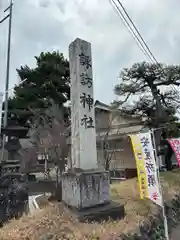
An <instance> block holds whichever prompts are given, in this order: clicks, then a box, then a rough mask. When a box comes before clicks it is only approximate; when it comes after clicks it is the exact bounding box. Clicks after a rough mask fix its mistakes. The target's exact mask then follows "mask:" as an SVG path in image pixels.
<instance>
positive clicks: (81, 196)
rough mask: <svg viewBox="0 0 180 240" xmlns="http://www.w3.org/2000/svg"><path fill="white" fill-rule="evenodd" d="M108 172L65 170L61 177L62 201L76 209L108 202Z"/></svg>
mask: <svg viewBox="0 0 180 240" xmlns="http://www.w3.org/2000/svg"><path fill="white" fill-rule="evenodd" d="M109 190H110V184H109V173H108V172H100V171H96V172H95V171H92V172H90V171H88V172H79V173H78V172H67V173H64V174H63V177H62V201H63V202H64V203H65V204H66V205H68V206H70V207H72V208H76V209H78V210H80V209H85V208H91V207H95V206H98V205H103V204H106V203H109V202H110V194H109Z"/></svg>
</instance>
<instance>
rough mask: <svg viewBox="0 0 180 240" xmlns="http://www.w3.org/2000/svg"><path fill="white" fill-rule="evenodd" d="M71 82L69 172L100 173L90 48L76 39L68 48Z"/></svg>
mask: <svg viewBox="0 0 180 240" xmlns="http://www.w3.org/2000/svg"><path fill="white" fill-rule="evenodd" d="M69 65H70V79H71V163H69V164H68V165H69V167H70V168H82V169H83V170H89V169H97V167H98V165H97V151H96V132H95V112H94V98H93V73H92V56H91V44H90V43H89V42H86V41H84V40H82V39H79V38H77V39H75V41H73V42H72V43H71V44H70V45H69Z"/></svg>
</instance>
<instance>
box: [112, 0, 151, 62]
mask: <svg viewBox="0 0 180 240" xmlns="http://www.w3.org/2000/svg"><path fill="white" fill-rule="evenodd" d="M109 2H110V4H111V5H112V6H113V8H114V10H115V11H116V12H117V13H118V16H119V17H120V18H121V21H122V22H123V24H124V26H125V27H126V28H127V29H128V31H129V32H130V34H131V36H132V37H133V39H134V40H135V41H136V43H137V45H138V47H139V48H140V50H141V51H142V52H143V54H144V55H145V57H146V58H147V59H148V61H149V60H150V62H152V63H153V59H152V58H151V55H150V54H149V53H148V51H147V50H146V48H145V47H144V45H143V44H142V42H141V41H140V40H139V38H138V37H137V35H136V33H135V31H134V30H133V28H132V26H131V25H130V24H129V22H128V21H127V19H126V18H125V16H124V15H123V13H122V12H121V10H120V8H119V7H118V5H117V4H116V2H115V1H114V0H109Z"/></svg>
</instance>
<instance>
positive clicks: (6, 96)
mask: <svg viewBox="0 0 180 240" xmlns="http://www.w3.org/2000/svg"><path fill="white" fill-rule="evenodd" d="M12 6H13V2H12V0H10V6H9V7H8V8H7V9H6V10H5V11H7V10H8V9H9V10H10V13H9V31H8V49H7V68H6V87H5V108H4V123H3V126H4V128H5V127H6V126H7V113H8V89H9V69H10V53H11V28H12Z"/></svg>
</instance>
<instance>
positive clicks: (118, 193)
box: [0, 171, 180, 240]
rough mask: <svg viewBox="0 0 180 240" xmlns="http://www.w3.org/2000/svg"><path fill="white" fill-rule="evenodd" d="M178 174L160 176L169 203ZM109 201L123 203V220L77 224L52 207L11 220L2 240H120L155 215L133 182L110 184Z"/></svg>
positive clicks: (179, 181) (59, 207)
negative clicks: (141, 198)
mask: <svg viewBox="0 0 180 240" xmlns="http://www.w3.org/2000/svg"><path fill="white" fill-rule="evenodd" d="M179 175H180V171H174V172H170V173H168V172H167V173H163V174H162V177H161V181H162V184H163V192H164V198H165V199H166V200H170V199H171V198H172V197H173V195H175V193H177V192H179V190H180V187H179V186H180V177H179ZM111 195H112V199H114V200H115V201H118V202H122V203H124V204H125V210H126V217H125V219H123V220H120V221H108V222H102V223H80V222H78V221H77V219H76V218H75V216H71V214H70V212H69V211H68V210H67V209H65V208H64V207H63V206H62V205H58V204H57V203H54V204H51V205H49V206H47V207H46V208H44V209H42V210H40V211H39V212H37V213H36V214H35V215H34V216H28V217H23V218H22V219H20V220H17V221H16V220H13V221H11V222H10V223H8V224H7V225H6V226H5V227H4V228H3V229H1V231H0V239H2V240H8V239H9V240H11V239H13V240H47V239H54V240H55V239H59V240H60V239H62V240H65V239H73V240H79V239H90V240H92V239H94V240H95V239H104V240H108V239H114V240H117V239H120V238H119V237H118V236H120V235H121V234H122V233H126V232H129V231H134V230H135V229H136V228H137V225H138V223H139V222H141V221H143V220H144V219H145V218H146V217H147V216H150V215H154V214H155V213H156V212H157V207H156V206H155V205H153V204H152V203H150V202H149V201H147V200H143V201H141V200H140V199H139V189H138V184H137V180H136V179H131V180H127V181H124V182H121V183H118V184H114V185H112V188H111Z"/></svg>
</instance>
